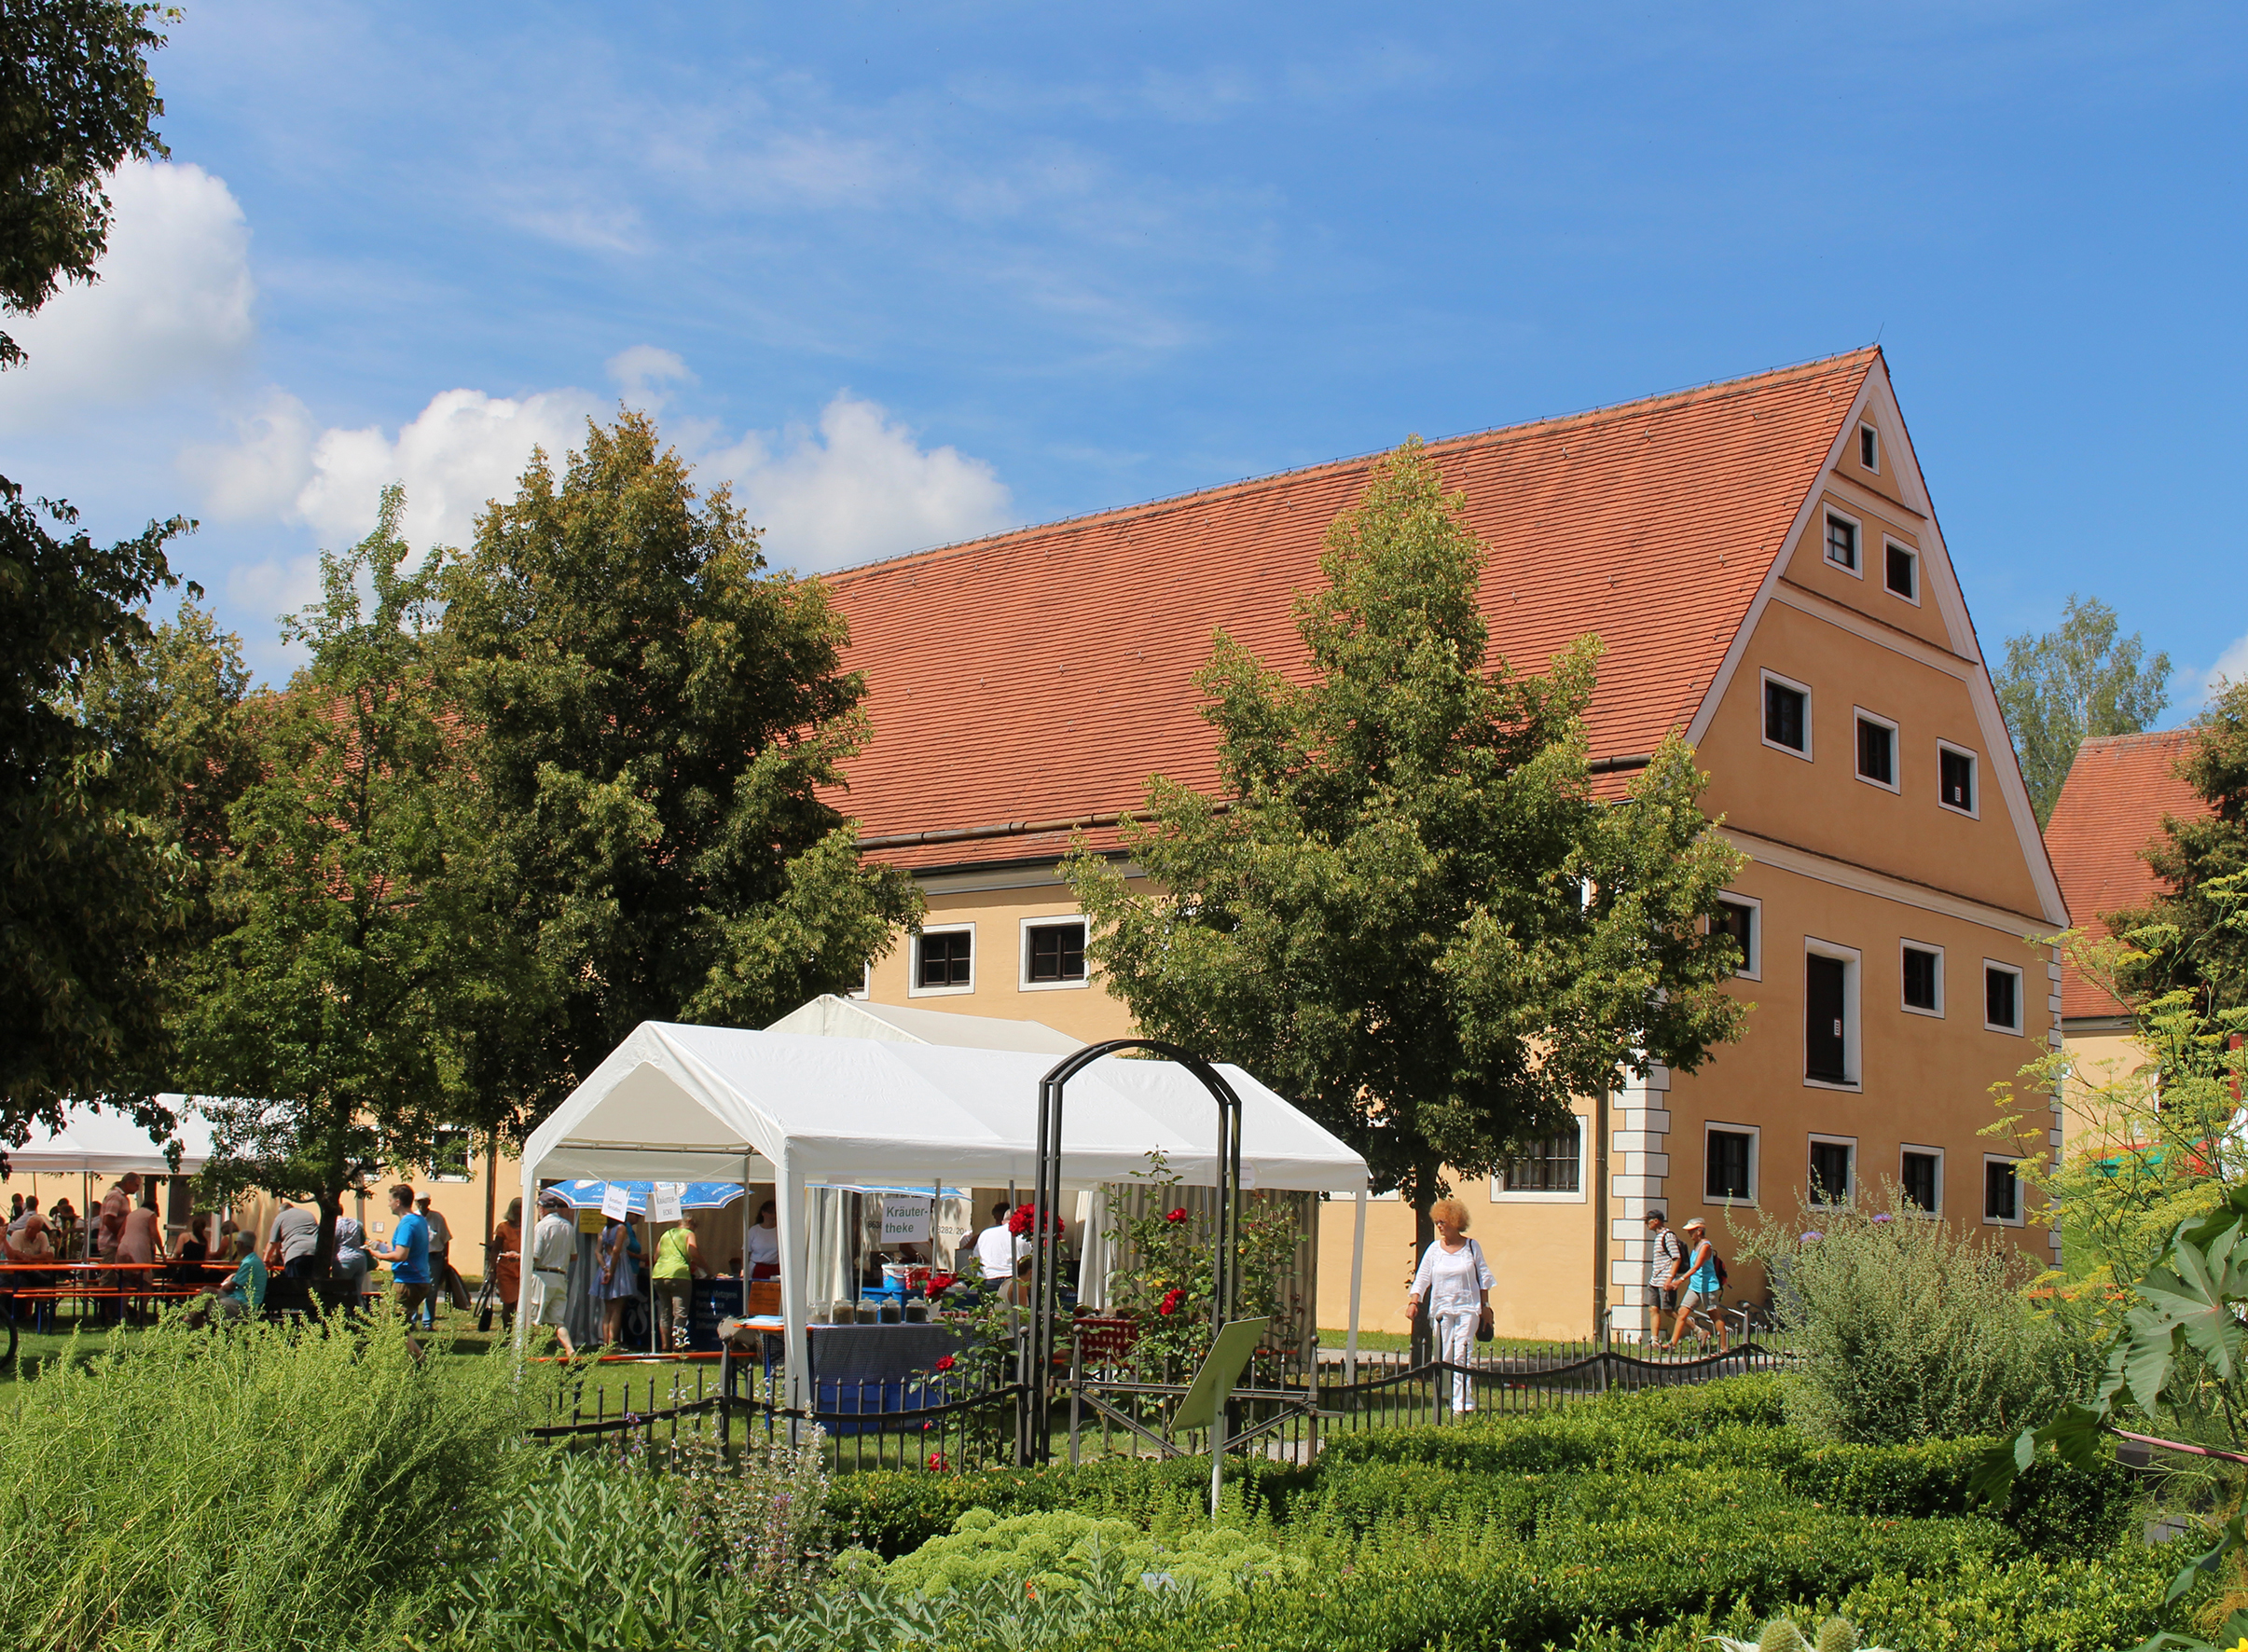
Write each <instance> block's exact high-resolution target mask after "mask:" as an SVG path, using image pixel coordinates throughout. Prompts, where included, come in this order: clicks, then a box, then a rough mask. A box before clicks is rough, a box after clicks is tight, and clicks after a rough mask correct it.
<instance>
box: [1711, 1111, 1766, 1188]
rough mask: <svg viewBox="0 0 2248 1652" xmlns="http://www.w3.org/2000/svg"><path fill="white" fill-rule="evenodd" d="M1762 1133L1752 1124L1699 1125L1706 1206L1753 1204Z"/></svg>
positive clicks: (1715, 1121)
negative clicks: (1700, 1128)
mask: <svg viewBox="0 0 2248 1652" xmlns="http://www.w3.org/2000/svg"><path fill="white" fill-rule="evenodd" d="M1763 1134H1764V1133H1763V1132H1762V1131H1761V1130H1759V1129H1758V1128H1757V1126H1756V1125H1754V1124H1725V1123H1720V1122H1717V1120H1714V1119H1713V1120H1711V1121H1710V1122H1707V1123H1705V1124H1703V1126H1702V1200H1703V1204H1705V1205H1754V1204H1755V1203H1756V1202H1757V1172H1758V1168H1759V1166H1758V1159H1759V1158H1761V1157H1762V1154H1761V1151H1760V1148H1761V1142H1762V1137H1763Z"/></svg>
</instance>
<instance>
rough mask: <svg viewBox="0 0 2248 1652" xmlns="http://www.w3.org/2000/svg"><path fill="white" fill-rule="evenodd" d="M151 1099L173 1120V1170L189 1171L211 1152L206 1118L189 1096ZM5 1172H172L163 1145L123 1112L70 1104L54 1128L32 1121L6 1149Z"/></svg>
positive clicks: (20, 1174)
mask: <svg viewBox="0 0 2248 1652" xmlns="http://www.w3.org/2000/svg"><path fill="white" fill-rule="evenodd" d="M157 1100H158V1101H159V1103H161V1104H162V1105H163V1106H164V1107H165V1108H168V1109H170V1111H171V1113H172V1117H173V1118H175V1119H177V1120H178V1121H179V1127H178V1129H177V1131H176V1132H175V1133H174V1135H175V1136H176V1138H177V1140H178V1141H179V1143H180V1148H181V1152H180V1162H179V1170H178V1174H180V1175H182V1176H192V1175H194V1174H195V1173H196V1172H197V1171H199V1170H200V1169H201V1168H202V1167H203V1165H204V1163H206V1162H208V1161H209V1159H210V1157H211V1122H210V1121H209V1120H208V1119H205V1118H203V1117H202V1116H201V1115H200V1114H199V1113H198V1112H196V1111H195V1110H194V1098H193V1097H190V1096H186V1095H159V1096H158V1097H157ZM7 1168H8V1174H9V1175H11V1176H89V1175H90V1176H122V1175H124V1173H125V1172H127V1171H128V1170H143V1171H148V1172H151V1173H153V1174H155V1175H159V1176H169V1175H171V1174H172V1166H171V1164H170V1163H169V1162H168V1161H167V1160H166V1159H165V1157H164V1144H163V1143H162V1142H160V1141H156V1140H153V1139H151V1137H150V1136H149V1135H148V1133H147V1132H146V1131H145V1130H143V1129H142V1128H141V1127H140V1126H139V1125H137V1124H135V1123H134V1122H132V1120H131V1118H129V1117H128V1116H126V1115H125V1114H123V1113H107V1112H103V1113H97V1112H95V1111H94V1110H93V1109H92V1108H72V1109H71V1111H70V1112H69V1113H67V1114H66V1115H64V1117H63V1121H62V1130H60V1131H52V1130H48V1129H47V1128H46V1127H45V1126H43V1125H38V1124H34V1125H33V1126H32V1132H31V1139H30V1140H28V1141H26V1142H25V1143H24V1144H23V1145H22V1146H21V1147H20V1148H9V1149H8V1150H7Z"/></svg>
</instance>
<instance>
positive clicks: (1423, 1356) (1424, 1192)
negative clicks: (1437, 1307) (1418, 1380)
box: [1410, 1159, 1443, 1365]
mask: <svg viewBox="0 0 2248 1652" xmlns="http://www.w3.org/2000/svg"><path fill="white" fill-rule="evenodd" d="M1442 1169H1443V1166H1442V1165H1441V1164H1440V1163H1438V1162H1437V1161H1436V1160H1434V1159H1423V1160H1422V1161H1421V1162H1420V1163H1417V1164H1415V1165H1414V1167H1413V1265H1414V1267H1415V1268H1418V1267H1419V1266H1420V1265H1421V1258H1422V1257H1424V1256H1426V1255H1427V1251H1428V1247H1429V1246H1431V1245H1434V1244H1435V1243H1436V1223H1435V1221H1434V1220H1433V1219H1432V1218H1430V1217H1429V1215H1428V1211H1429V1208H1430V1207H1431V1206H1432V1205H1435V1204H1436V1187H1437V1177H1438V1174H1439V1173H1440V1172H1441V1170H1442ZM1435 1357H1436V1327H1435V1323H1434V1321H1432V1320H1431V1319H1430V1318H1429V1316H1428V1304H1427V1303H1426V1302H1423V1303H1422V1304H1421V1311H1420V1313H1419V1314H1417V1315H1414V1321H1413V1350H1412V1356H1411V1360H1410V1363H1412V1364H1414V1365H1427V1363H1428V1362H1429V1361H1430V1360H1432V1359H1434V1358H1435Z"/></svg>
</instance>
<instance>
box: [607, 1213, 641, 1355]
mask: <svg viewBox="0 0 2248 1652" xmlns="http://www.w3.org/2000/svg"><path fill="white" fill-rule="evenodd" d="M639 1220H640V1212H638V1211H637V1210H628V1211H627V1212H626V1213H625V1219H624V1220H623V1221H621V1222H611V1223H610V1224H609V1225H608V1226H607V1227H605V1228H603V1229H602V1230H601V1249H600V1258H601V1285H600V1296H601V1298H602V1299H603V1300H604V1301H607V1303H608V1304H609V1305H608V1307H607V1308H605V1309H604V1310H603V1311H602V1314H601V1341H602V1342H612V1343H613V1342H615V1341H616V1338H617V1332H618V1330H619V1329H620V1328H622V1327H623V1325H624V1322H625V1304H626V1303H627V1302H628V1301H631V1300H632V1299H633V1298H634V1297H636V1296H638V1295H640V1268H639V1266H638V1262H639V1257H640V1235H639V1234H638V1233H635V1232H633V1231H632V1228H633V1224H634V1223H636V1222H638V1221H639Z"/></svg>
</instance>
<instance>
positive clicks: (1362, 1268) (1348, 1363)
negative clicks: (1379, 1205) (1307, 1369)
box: [1343, 1188, 1366, 1387]
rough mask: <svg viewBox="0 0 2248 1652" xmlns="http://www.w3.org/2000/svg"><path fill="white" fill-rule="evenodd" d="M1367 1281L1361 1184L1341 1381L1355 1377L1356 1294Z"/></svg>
mask: <svg viewBox="0 0 2248 1652" xmlns="http://www.w3.org/2000/svg"><path fill="white" fill-rule="evenodd" d="M1365 1284H1366V1190H1365V1189H1364V1188H1360V1189H1359V1190H1358V1212H1357V1214H1356V1216H1354V1217H1353V1218H1352V1220H1351V1233H1350V1330H1349V1333H1348V1334H1347V1335H1345V1337H1344V1339H1343V1384H1344V1386H1345V1387H1348V1386H1349V1385H1350V1384H1354V1383H1356V1382H1357V1381H1358V1298H1359V1296H1360V1295H1361V1294H1362V1292H1363V1288H1364V1287H1365Z"/></svg>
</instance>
